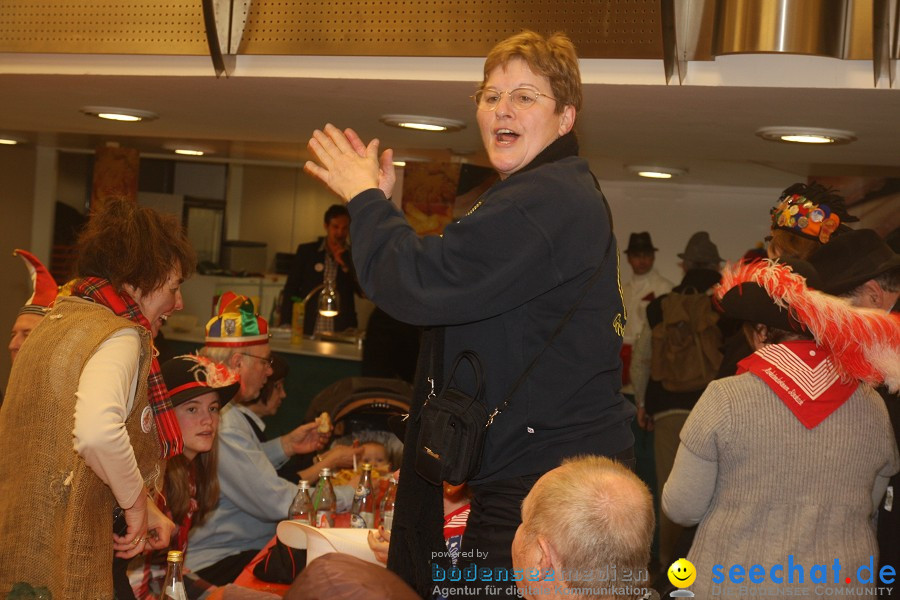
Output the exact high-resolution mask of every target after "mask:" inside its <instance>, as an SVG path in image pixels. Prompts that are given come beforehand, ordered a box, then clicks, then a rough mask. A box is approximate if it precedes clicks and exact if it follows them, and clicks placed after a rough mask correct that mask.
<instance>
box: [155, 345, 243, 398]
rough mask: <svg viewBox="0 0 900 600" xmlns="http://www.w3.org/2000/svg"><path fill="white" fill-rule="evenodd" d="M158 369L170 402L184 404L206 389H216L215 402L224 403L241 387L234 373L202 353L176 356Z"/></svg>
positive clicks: (210, 390)
mask: <svg viewBox="0 0 900 600" xmlns="http://www.w3.org/2000/svg"><path fill="white" fill-rule="evenodd" d="M160 371H162V376H163V381H164V382H165V384H166V388H167V389H168V396H169V399H170V400H171V402H172V406H178V405H180V404H184V403H185V402H187V401H188V400H191V399H193V398H196V397H197V396H202V395H203V394H207V393H209V392H216V393H217V394H218V395H219V405H220V406H225V404H227V403H228V401H229V400H231V399H232V398H234V396H235V395H236V394H237V393H238V390H239V389H240V388H241V381H240V378H239V377H238V375H237V373H235V372H234V371H232V370H231V369H229V368H228V367H226V366H225V365H223V364H221V363H217V362H215V361H212V360H210V359H208V358H206V357H203V356H196V355H193V354H185V355H183V356H176V357H175V358H173V359H170V360H167V361H166V362H164V363H163V364H162V366H161V367H160Z"/></svg>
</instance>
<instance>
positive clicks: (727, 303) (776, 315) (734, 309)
mask: <svg viewBox="0 0 900 600" xmlns="http://www.w3.org/2000/svg"><path fill="white" fill-rule="evenodd" d="M776 264H782V265H787V266H789V267H790V268H791V271H792V272H794V273H796V274H797V275H800V276H802V277H803V278H804V279H805V280H806V286H807V287H808V288H811V289H816V288H817V287H818V284H819V276H818V273H816V270H815V269H814V268H813V266H812V265H810V264H809V263H808V262H806V261H803V260H800V259H792V258H786V259H781V260H779V261H778V262H777V263H776ZM719 306H721V307H722V312H724V313H725V316H727V317H731V318H732V319H737V320H738V321H749V322H750V323H762V324H763V325H765V326H767V327H774V328H775V329H781V330H783V331H806V330H807V327H806V325H804V324H803V323H801V322H800V321H798V320H797V319H796V317H795V316H794V315H793V314H792V313H791V309H790V307H789V306H787V305H786V304H784V303H783V302H781V303H776V301H775V300H773V299H772V297H771V296H769V294H768V293H767V292H766V290H765V288H763V287H762V286H760V285H759V284H758V283H756V282H755V281H748V282H744V283H742V284H740V285H737V286H735V287H733V288H731V289H730V290H728V291H727V292H726V293H725V295H724V296H722V298H721V299H720V300H719Z"/></svg>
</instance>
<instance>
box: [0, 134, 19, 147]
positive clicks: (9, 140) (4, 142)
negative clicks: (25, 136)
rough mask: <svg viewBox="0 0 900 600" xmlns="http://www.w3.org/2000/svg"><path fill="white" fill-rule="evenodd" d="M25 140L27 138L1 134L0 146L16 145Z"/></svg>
mask: <svg viewBox="0 0 900 600" xmlns="http://www.w3.org/2000/svg"><path fill="white" fill-rule="evenodd" d="M24 141H25V140H22V139H19V138H17V137H13V136H11V135H4V136H0V146H15V145H16V144H21V143H22V142H24Z"/></svg>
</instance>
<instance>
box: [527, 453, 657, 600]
mask: <svg viewBox="0 0 900 600" xmlns="http://www.w3.org/2000/svg"><path fill="white" fill-rule="evenodd" d="M653 527H654V517H653V497H652V496H651V495H650V490H648V489H647V486H646V485H644V483H643V482H642V481H641V480H640V479H639V478H638V477H637V476H636V475H635V474H634V473H633V472H632V471H631V470H630V469H628V468H627V467H625V466H623V465H622V464H620V463H618V462H616V461H614V460H611V459H609V458H606V457H602V456H583V457H577V458H572V459H569V460H567V461H565V462H564V463H563V464H562V466H559V467H557V468H555V469H553V470H552V471H549V472H548V473H546V474H544V475H543V476H542V477H541V478H540V479H538V481H537V483H535V485H534V487H533V488H532V489H531V492H529V494H528V496H526V498H525V501H524V502H523V503H522V524H521V525H520V526H519V529H518V531H516V537H515V538H514V539H513V543H512V560H513V577H514V579H516V580H517V581H516V585H517V586H518V589H519V593H520V595H522V597H524V598H544V597H548V596H549V597H553V596H564V597H566V598H578V599H584V600H586V599H589V598H592V599H594V598H595V599H598V600H599V599H607V598H609V599H612V598H616V599H618V598H623V599H624V598H628V599H636V598H642V597H645V594H646V593H647V592H648V589H647V577H648V571H647V565H648V563H649V561H650V545H651V544H652V542H653Z"/></svg>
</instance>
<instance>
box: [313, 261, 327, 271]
mask: <svg viewBox="0 0 900 600" xmlns="http://www.w3.org/2000/svg"><path fill="white" fill-rule="evenodd" d="M313 268H314V269H315V270H316V273H321V272H322V271H324V270H325V265H323V264H322V263H316V266H315V267H313Z"/></svg>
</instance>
